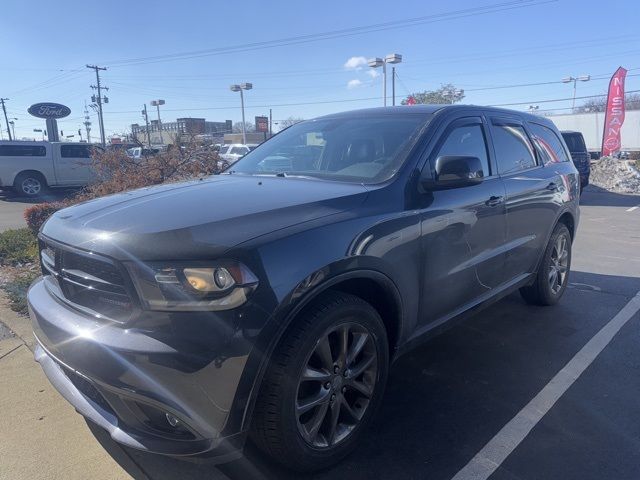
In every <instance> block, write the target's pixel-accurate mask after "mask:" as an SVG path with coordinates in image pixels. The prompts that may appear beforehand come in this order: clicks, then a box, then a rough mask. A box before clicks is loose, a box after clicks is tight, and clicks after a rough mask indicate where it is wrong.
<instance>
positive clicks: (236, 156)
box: [218, 143, 251, 168]
mask: <svg viewBox="0 0 640 480" xmlns="http://www.w3.org/2000/svg"><path fill="white" fill-rule="evenodd" d="M250 151H251V149H250V148H249V146H248V145H243V144H241V143H231V144H227V145H222V146H221V147H220V151H219V152H218V154H219V155H220V158H221V160H222V161H223V164H222V167H223V168H227V167H228V166H229V165H233V164H234V163H236V162H237V161H238V160H240V159H241V158H242V157H244V156H245V155H246V154H247V153H249V152H250Z"/></svg>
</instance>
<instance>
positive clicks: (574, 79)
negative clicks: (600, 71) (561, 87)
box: [562, 75, 591, 111]
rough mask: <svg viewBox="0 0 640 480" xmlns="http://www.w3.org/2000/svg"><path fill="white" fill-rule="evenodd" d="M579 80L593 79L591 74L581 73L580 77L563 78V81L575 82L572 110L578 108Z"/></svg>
mask: <svg viewBox="0 0 640 480" xmlns="http://www.w3.org/2000/svg"><path fill="white" fill-rule="evenodd" d="M578 80H580V81H581V82H588V81H589V80H591V75H580V76H579V77H565V78H563V79H562V83H571V82H573V101H572V102H571V111H573V110H574V109H575V108H576V90H577V88H578Z"/></svg>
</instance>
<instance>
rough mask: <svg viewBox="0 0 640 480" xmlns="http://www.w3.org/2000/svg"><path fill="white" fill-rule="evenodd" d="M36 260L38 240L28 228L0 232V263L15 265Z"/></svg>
mask: <svg viewBox="0 0 640 480" xmlns="http://www.w3.org/2000/svg"><path fill="white" fill-rule="evenodd" d="M37 261H38V242H37V240H36V237H35V235H34V234H33V233H32V232H31V230H29V229H28V228H19V229H15V230H5V231H4V232H2V233H0V263H2V264H4V265H16V264H18V263H29V262H32V263H33V262H37Z"/></svg>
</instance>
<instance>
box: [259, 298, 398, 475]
mask: <svg viewBox="0 0 640 480" xmlns="http://www.w3.org/2000/svg"><path fill="white" fill-rule="evenodd" d="M345 330H346V332H347V333H346V337H342V336H341V335H342V334H343V333H344V331H345ZM341 338H346V345H347V349H346V352H348V353H347V354H346V355H341V353H340V352H341V351H343V350H341V349H340V348H339V347H340V344H341V343H340V339H341ZM326 345H329V350H328V355H329V357H327V355H322V352H324V353H327V350H326V349H324V348H323V346H326ZM358 346H360V347H361V348H360V349H359V350H358V348H357V347H358ZM388 348H389V347H388V344H387V334H386V330H385V327H384V324H383V322H382V319H381V318H380V315H379V314H378V312H377V311H376V310H375V309H374V308H373V307H372V306H371V305H370V304H368V303H367V302H365V301H364V300H362V299H361V298H359V297H356V296H354V295H349V294H345V293H341V292H333V291H329V292H327V293H325V294H323V295H321V296H320V297H319V298H318V299H317V300H316V301H314V302H313V303H312V304H311V306H310V307H308V308H307V309H305V310H304V311H303V313H302V314H301V315H300V316H299V317H298V318H296V319H295V320H294V323H293V324H292V326H291V327H290V328H289V330H287V331H286V332H285V334H284V335H283V338H282V339H281V340H280V342H279V343H278V345H277V346H276V348H275V351H274V353H273V355H272V357H271V359H270V363H269V366H268V367H267V371H266V374H265V377H264V379H263V381H262V385H261V387H260V392H259V394H258V398H257V401H256V407H255V411H254V416H253V421H252V428H251V433H250V437H251V439H252V441H253V443H255V444H256V445H257V446H258V448H260V449H261V450H262V451H263V452H265V453H266V454H268V455H269V456H270V457H272V458H273V459H274V460H275V461H277V462H279V463H281V464H282V465H284V466H285V467H287V468H289V469H292V470H297V471H301V472H310V471H316V470H321V469H324V468H327V467H329V466H331V465H334V464H335V463H337V462H339V461H340V460H342V459H343V458H344V457H346V456H347V455H348V454H349V453H351V451H352V450H354V449H355V448H356V446H357V444H358V439H359V437H360V436H361V435H362V433H363V431H364V430H365V429H366V427H367V425H368V424H369V423H370V421H371V419H372V417H373V416H374V414H375V412H376V410H377V409H378V407H379V405H380V401H381V399H382V396H383V393H384V388H385V384H386V380H387V373H388V364H389V350H388ZM356 351H358V353H356V354H355V355H354V352H356ZM349 357H351V359H349ZM322 358H324V361H322ZM345 359H346V361H344V360H345ZM331 364H333V365H334V370H333V371H330V370H329V368H327V367H329V366H330V365H331ZM344 364H346V365H348V367H347V368H343V367H344ZM325 365H326V366H327V367H325ZM365 365H369V366H368V367H367V369H366V370H364V373H362V372H361V370H362V369H363V367H364V366H365ZM303 372H304V373H306V374H307V375H308V377H307V378H311V377H313V378H312V379H310V380H308V381H304V380H302V375H303ZM363 392H366V393H367V394H368V398H367V396H366V395H365V394H364V393H363ZM316 401H317V404H316V405H315V406H314V407H311V408H308V409H307V407H309V405H311V404H313V403H314V402H316ZM325 405H326V406H325ZM336 411H337V414H335V412H336ZM302 412H304V413H302ZM334 418H335V419H336V420H337V422H336V423H337V427H335V428H332V425H333V424H334V422H333V419H334ZM314 427H315V428H314Z"/></svg>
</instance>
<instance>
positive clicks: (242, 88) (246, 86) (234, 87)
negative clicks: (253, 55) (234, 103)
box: [229, 83, 253, 145]
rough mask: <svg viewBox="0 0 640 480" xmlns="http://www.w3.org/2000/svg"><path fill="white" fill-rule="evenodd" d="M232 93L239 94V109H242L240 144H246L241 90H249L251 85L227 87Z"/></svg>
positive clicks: (243, 84) (242, 84)
mask: <svg viewBox="0 0 640 480" xmlns="http://www.w3.org/2000/svg"><path fill="white" fill-rule="evenodd" d="M229 88H230V89H231V91H232V92H240V107H241V108H242V143H243V144H245V145H246V144H247V132H246V127H245V124H244V94H243V93H242V91H243V90H251V89H252V88H253V83H241V84H240V85H238V84H235V85H231V86H230V87H229Z"/></svg>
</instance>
